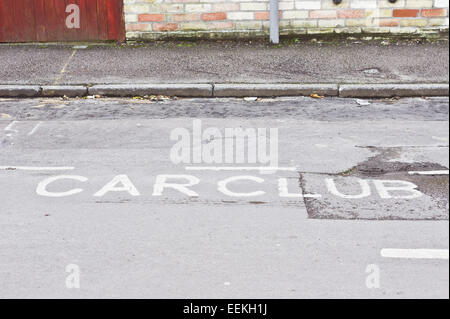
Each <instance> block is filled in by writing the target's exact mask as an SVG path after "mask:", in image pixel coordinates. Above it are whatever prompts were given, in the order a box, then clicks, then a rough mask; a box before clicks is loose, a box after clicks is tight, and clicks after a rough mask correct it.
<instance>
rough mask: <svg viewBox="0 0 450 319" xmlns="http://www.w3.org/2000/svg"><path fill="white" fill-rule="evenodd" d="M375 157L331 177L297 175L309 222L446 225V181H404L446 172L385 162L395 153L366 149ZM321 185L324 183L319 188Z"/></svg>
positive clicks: (429, 178)
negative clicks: (312, 195) (438, 222)
mask: <svg viewBox="0 0 450 319" xmlns="http://www.w3.org/2000/svg"><path fill="white" fill-rule="evenodd" d="M371 149H372V151H374V152H376V153H377V154H376V155H375V156H373V157H371V158H369V159H368V160H367V161H365V162H363V163H360V164H358V165H357V166H355V167H353V168H352V169H350V170H348V171H346V172H343V173H341V174H337V175H326V174H312V173H305V174H301V178H300V185H301V187H302V189H303V192H304V193H317V194H322V197H320V198H304V201H305V204H306V207H307V211H308V216H309V218H312V219H367V220H448V219H449V210H448V207H449V206H448V205H449V176H448V175H437V176H434V175H410V174H409V172H410V171H435V170H448V168H446V167H443V166H442V165H440V164H436V163H403V162H397V161H391V160H390V159H392V158H397V156H398V155H399V153H401V151H402V149H401V148H371ZM324 180H325V181H327V182H324Z"/></svg>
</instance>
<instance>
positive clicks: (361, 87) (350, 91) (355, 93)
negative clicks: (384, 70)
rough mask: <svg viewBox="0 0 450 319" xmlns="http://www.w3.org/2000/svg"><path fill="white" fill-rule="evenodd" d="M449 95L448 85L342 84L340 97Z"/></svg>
mask: <svg viewBox="0 0 450 319" xmlns="http://www.w3.org/2000/svg"><path fill="white" fill-rule="evenodd" d="M448 95H449V85H448V83H440V84H439V83H434V84H433V83H430V84H341V85H340V86H339V97H363V98H389V97H420V96H448Z"/></svg>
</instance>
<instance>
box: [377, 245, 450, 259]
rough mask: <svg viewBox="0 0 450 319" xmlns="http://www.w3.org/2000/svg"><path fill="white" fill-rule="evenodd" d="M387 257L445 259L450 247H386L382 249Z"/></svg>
mask: <svg viewBox="0 0 450 319" xmlns="http://www.w3.org/2000/svg"><path fill="white" fill-rule="evenodd" d="M381 256H382V257H385V258H404V259H445V260H448V249H396V248H385V249H382V250H381Z"/></svg>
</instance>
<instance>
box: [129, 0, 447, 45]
mask: <svg viewBox="0 0 450 319" xmlns="http://www.w3.org/2000/svg"><path fill="white" fill-rule="evenodd" d="M124 2H125V21H126V28H127V37H128V38H129V39H139V38H140V39H146V38H147V39H157V38H164V37H167V36H169V37H170V36H174V35H176V36H187V37H191V36H201V37H210V38H217V37H223V36H229V37H246V36H252V35H253V36H254V35H263V34H267V32H268V30H269V11H268V10H269V0H252V1H250V0H124ZM279 4H280V30H281V34H289V33H292V34H305V33H309V34H315V33H332V32H335V33H360V32H381V33H385V32H392V33H412V32H422V31H427V32H429V31H430V30H442V29H446V30H448V24H449V20H448V7H449V4H448V0H397V1H396V2H395V3H391V2H390V1H389V0H342V3H341V4H339V5H336V4H334V3H333V1H332V0H279Z"/></svg>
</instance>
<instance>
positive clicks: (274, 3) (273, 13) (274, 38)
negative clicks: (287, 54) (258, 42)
mask: <svg viewBox="0 0 450 319" xmlns="http://www.w3.org/2000/svg"><path fill="white" fill-rule="evenodd" d="M270 43H273V44H278V43H280V23H279V16H278V0H270Z"/></svg>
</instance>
